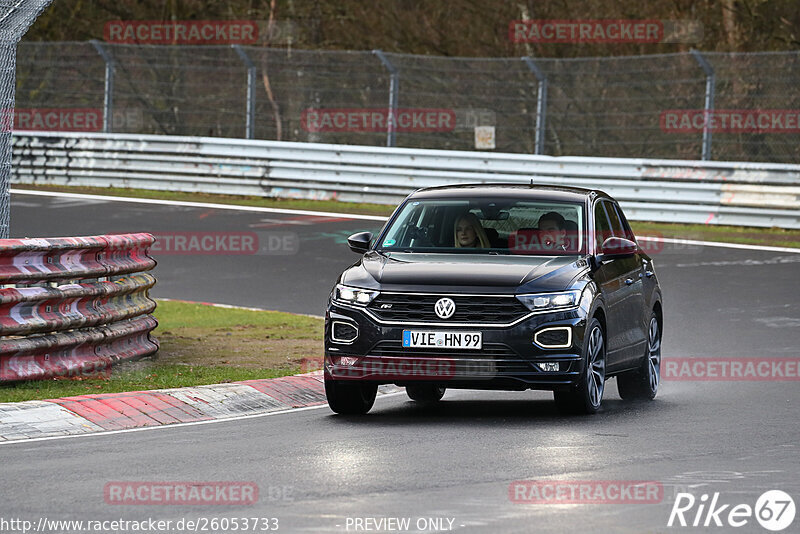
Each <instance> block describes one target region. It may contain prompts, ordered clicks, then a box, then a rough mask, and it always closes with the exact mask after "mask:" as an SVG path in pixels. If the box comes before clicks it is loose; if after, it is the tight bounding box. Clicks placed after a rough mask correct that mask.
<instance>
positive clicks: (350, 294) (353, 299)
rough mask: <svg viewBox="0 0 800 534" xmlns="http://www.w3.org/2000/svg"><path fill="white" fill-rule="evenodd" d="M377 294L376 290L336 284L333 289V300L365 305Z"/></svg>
mask: <svg viewBox="0 0 800 534" xmlns="http://www.w3.org/2000/svg"><path fill="white" fill-rule="evenodd" d="M377 296H378V292H377V291H371V290H369V289H359V288H357V287H347V286H343V285H337V286H336V288H335V289H334V290H333V300H337V301H339V302H345V303H347V304H358V305H361V306H366V305H367V304H369V303H370V302H372V299H374V298H375V297H377Z"/></svg>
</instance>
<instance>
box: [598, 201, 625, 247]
mask: <svg viewBox="0 0 800 534" xmlns="http://www.w3.org/2000/svg"><path fill="white" fill-rule="evenodd" d="M603 207H604V208H605V209H606V213H607V214H608V219H609V221H611V235H613V236H614V237H621V238H623V239H627V236H626V235H625V229H624V228H623V227H622V221H621V220H620V218H619V214H618V213H617V209H616V207H615V206H614V204H613V203H611V202H605V201H604V202H603Z"/></svg>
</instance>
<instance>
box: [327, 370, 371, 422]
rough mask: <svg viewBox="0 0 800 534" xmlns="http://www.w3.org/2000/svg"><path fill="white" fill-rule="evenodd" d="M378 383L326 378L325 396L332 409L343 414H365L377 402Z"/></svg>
mask: <svg viewBox="0 0 800 534" xmlns="http://www.w3.org/2000/svg"><path fill="white" fill-rule="evenodd" d="M377 393H378V385H377V384H362V383H359V382H352V381H346V380H330V379H327V378H326V379H325V396H326V397H327V398H328V406H330V408H331V410H333V411H334V412H336V413H338V414H342V415H363V414H365V413H367V412H368V411H370V409H371V408H372V405H373V404H375V395H377Z"/></svg>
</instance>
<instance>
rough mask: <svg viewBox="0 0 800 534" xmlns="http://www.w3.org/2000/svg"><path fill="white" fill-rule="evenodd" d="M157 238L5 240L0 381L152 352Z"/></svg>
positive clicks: (77, 373) (82, 370)
mask: <svg viewBox="0 0 800 534" xmlns="http://www.w3.org/2000/svg"><path fill="white" fill-rule="evenodd" d="M154 241H155V238H154V237H153V236H152V235H150V234H124V235H104V236H94V237H66V238H47V239H0V284H2V287H0V383H3V382H13V381H18V380H42V379H46V378H51V377H81V376H92V375H95V374H98V373H107V372H109V371H110V369H111V366H112V365H113V364H115V363H117V362H121V361H126V360H133V359H137V358H141V357H143V356H147V355H149V354H153V353H155V352H156V351H157V350H158V342H157V341H156V340H155V339H154V338H153V337H151V335H150V332H151V331H152V330H153V329H154V328H155V327H156V326H157V324H158V323H157V322H156V320H155V319H154V318H153V317H152V316H151V315H149V314H150V313H152V312H153V310H155V307H156V303H155V302H154V301H153V300H151V299H150V298H149V296H148V290H149V289H150V288H152V287H153V286H154V285H155V283H156V280H155V278H154V277H153V276H152V275H151V274H149V273H147V272H145V271H149V270H150V269H152V268H153V267H155V264H156V262H155V260H154V259H153V258H151V257H150V256H149V255H148V249H149V247H150V246H151V245H152V244H153V242H154Z"/></svg>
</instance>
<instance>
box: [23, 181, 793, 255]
mask: <svg viewBox="0 0 800 534" xmlns="http://www.w3.org/2000/svg"><path fill="white" fill-rule="evenodd" d="M13 187H14V188H15V189H32V190H35V191H62V192H68V193H83V194H88V195H109V196H122V197H134V198H152V199H161V200H180V201H185V202H213V203H217V204H230V205H239V206H258V207H265V208H282V209H297V210H314V211H329V212H334V213H355V214H359V215H383V216H389V215H391V213H392V211H393V210H394V206H385V205H381V204H367V203H355V202H340V201H338V200H302V199H280V198H262V197H246V196H233V195H216V194H207V193H177V192H168V191H150V190H144V189H122V188H113V187H69V186H49V185H42V186H39V185H37V186H31V185H21V184H14V186H13ZM631 226H633V230H634V232H635V233H636V234H641V235H655V236H661V237H670V238H677V239H693V240H698V241H721V242H728V243H742V244H749V245H768V246H774V247H793V248H800V230H787V229H783V228H752V227H743V226H722V225H710V224H675V223H654V222H641V221H632V222H631Z"/></svg>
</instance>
